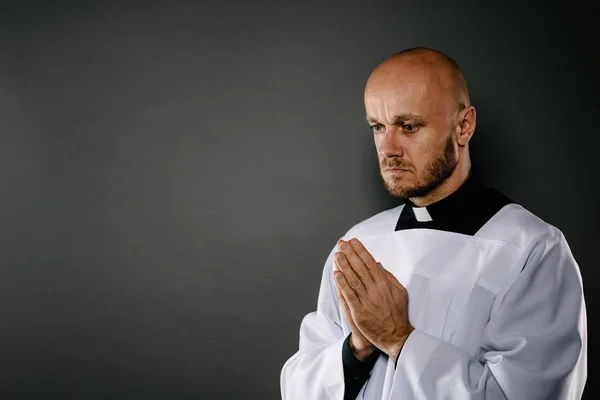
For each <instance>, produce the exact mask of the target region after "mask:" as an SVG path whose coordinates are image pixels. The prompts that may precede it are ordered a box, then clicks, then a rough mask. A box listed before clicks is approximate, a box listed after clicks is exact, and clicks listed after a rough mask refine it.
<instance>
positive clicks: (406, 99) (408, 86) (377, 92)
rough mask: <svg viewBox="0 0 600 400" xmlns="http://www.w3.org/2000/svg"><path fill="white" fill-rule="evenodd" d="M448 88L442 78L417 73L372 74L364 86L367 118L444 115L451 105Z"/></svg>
mask: <svg viewBox="0 0 600 400" xmlns="http://www.w3.org/2000/svg"><path fill="white" fill-rule="evenodd" d="M447 86H448V85H446V84H445V82H444V79H443V77H442V76H440V75H438V74H432V73H426V72H423V71H419V70H417V71H406V72H400V73H392V74H390V73H388V74H380V75H374V76H372V77H371V78H369V81H368V82H367V85H366V87H365V93H364V100H365V108H366V111H367V116H370V117H373V118H384V117H386V116H391V115H398V114H416V115H422V116H425V117H429V118H434V117H435V116H440V115H445V114H446V113H447V112H448V111H449V105H450V103H451V95H450V96H449V90H448V87H447Z"/></svg>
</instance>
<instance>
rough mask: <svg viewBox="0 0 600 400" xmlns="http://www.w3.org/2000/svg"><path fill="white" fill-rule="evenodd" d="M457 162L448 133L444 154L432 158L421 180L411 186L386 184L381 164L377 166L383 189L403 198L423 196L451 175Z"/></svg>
mask: <svg viewBox="0 0 600 400" xmlns="http://www.w3.org/2000/svg"><path fill="white" fill-rule="evenodd" d="M457 163H458V159H457V157H456V153H455V152H454V142H453V140H452V136H450V135H448V139H447V140H446V145H445V147H444V154H443V155H442V156H441V157H439V158H437V159H435V160H433V162H432V163H431V164H429V166H427V168H426V169H425V174H424V179H423V180H424V181H423V182H417V183H416V185H415V186H412V187H396V188H395V187H393V186H391V185H390V184H388V182H387V181H386V180H385V178H384V177H383V173H382V171H381V169H382V168H381V166H380V168H379V174H380V175H381V178H382V179H383V184H384V186H385V189H386V190H387V191H388V193H389V194H391V195H392V196H394V197H399V198H403V199H407V198H415V197H417V198H418V197H425V196H427V195H428V194H429V193H431V192H432V191H434V190H435V189H437V188H438V187H440V186H441V185H442V184H443V183H444V182H445V181H446V180H447V179H448V178H449V177H450V176H451V175H452V173H453V172H454V170H455V169H456V164H457Z"/></svg>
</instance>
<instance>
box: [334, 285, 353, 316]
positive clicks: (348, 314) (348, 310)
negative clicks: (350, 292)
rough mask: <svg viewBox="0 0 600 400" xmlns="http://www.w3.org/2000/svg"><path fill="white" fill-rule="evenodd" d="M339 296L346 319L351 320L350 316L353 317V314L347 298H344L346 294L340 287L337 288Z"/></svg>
mask: <svg viewBox="0 0 600 400" xmlns="http://www.w3.org/2000/svg"><path fill="white" fill-rule="evenodd" d="M337 297H338V300H339V303H340V308H341V309H342V312H343V313H344V317H345V318H346V321H350V318H351V317H352V314H350V308H348V304H347V303H346V299H344V295H342V292H341V291H340V290H339V289H338V290H337Z"/></svg>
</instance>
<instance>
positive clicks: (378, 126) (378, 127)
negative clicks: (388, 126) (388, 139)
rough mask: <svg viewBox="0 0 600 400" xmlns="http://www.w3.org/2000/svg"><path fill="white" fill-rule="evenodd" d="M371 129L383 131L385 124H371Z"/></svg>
mask: <svg viewBox="0 0 600 400" xmlns="http://www.w3.org/2000/svg"><path fill="white" fill-rule="evenodd" d="M371 130H372V131H373V132H381V131H382V130H383V125H379V124H377V125H371Z"/></svg>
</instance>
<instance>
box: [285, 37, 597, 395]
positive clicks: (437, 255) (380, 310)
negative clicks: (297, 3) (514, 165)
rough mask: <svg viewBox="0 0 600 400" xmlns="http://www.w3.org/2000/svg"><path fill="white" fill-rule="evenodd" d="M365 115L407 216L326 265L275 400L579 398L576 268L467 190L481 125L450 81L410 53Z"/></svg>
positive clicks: (373, 82) (370, 229)
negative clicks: (472, 152) (474, 141)
mask: <svg viewBox="0 0 600 400" xmlns="http://www.w3.org/2000/svg"><path fill="white" fill-rule="evenodd" d="M364 100H365V108H366V112H367V121H368V122H369V124H370V126H371V128H372V130H373V136H374V141H375V147H376V150H377V154H378V158H379V164H380V172H381V176H382V178H383V182H384V184H385V187H386V189H387V190H388V191H389V192H390V193H391V194H392V195H394V196H397V197H399V198H403V199H405V202H404V204H403V205H401V206H399V207H396V208H393V209H390V210H387V211H384V212H382V213H380V214H377V215H375V216H373V217H371V218H369V219H367V220H365V221H363V222H361V223H359V224H357V225H355V226H354V227H352V229H350V230H349V231H348V232H347V233H346V234H345V235H344V236H343V237H342V238H341V240H339V241H338V243H337V245H336V246H335V247H334V249H333V250H332V252H331V254H330V255H329V257H328V259H327V261H326V263H325V268H324V271H323V278H322V282H321V288H320V292H319V300H318V305H317V311H316V312H313V313H310V314H308V315H307V316H306V317H305V318H304V320H303V321H302V324H301V327H300V348H299V351H298V352H297V353H296V354H294V355H293V356H292V357H291V358H290V359H289V360H288V361H287V362H286V363H285V365H284V366H283V369H282V372H281V392H282V397H283V398H284V399H286V400H288V399H303V400H311V399H334V400H338V399H339V400H342V399H355V398H363V399H393V400H395V399H398V400H407V399H417V398H418V399H526V400H535V399H556V398H560V399H577V398H581V396H582V392H583V387H584V383H585V380H586V376H587V364H586V346H587V336H586V335H587V333H586V317H585V303H584V298H583V290H582V284H581V276H580V273H579V268H578V266H577V264H576V262H575V260H574V259H573V256H572V254H571V252H570V250H569V247H568V245H567V242H566V241H565V238H564V236H563V235H562V233H561V232H560V231H559V230H558V229H557V228H555V227H553V226H551V225H549V224H547V223H545V222H544V221H542V220H541V219H539V218H537V217H536V216H534V215H533V214H532V213H530V212H528V211H527V210H525V209H524V208H523V207H522V206H520V205H518V204H515V203H514V202H512V201H511V200H509V199H508V198H506V197H505V196H504V195H502V194H501V193H499V192H497V191H496V190H493V189H491V188H487V187H486V186H484V185H482V184H481V183H479V182H477V181H476V180H475V178H473V177H472V176H471V162H470V158H469V140H470V139H471V137H472V136H473V133H474V131H475V122H476V115H475V108H474V107H473V106H472V105H471V104H470V101H469V94H468V90H467V86H466V83H465V80H464V77H463V74H462V72H461V70H460V68H459V66H458V65H457V64H456V62H454V61H453V60H452V59H450V58H449V57H447V56H446V55H444V54H442V53H440V52H438V51H435V50H432V49H426V48H415V49H409V50H405V51H403V52H400V53H398V54H396V55H394V56H393V57H391V58H389V59H388V60H386V61H384V62H383V63H382V64H380V65H379V66H378V67H377V68H376V69H375V70H374V71H373V73H372V74H371V76H370V77H369V79H368V81H367V85H366V88H365V93H364Z"/></svg>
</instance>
